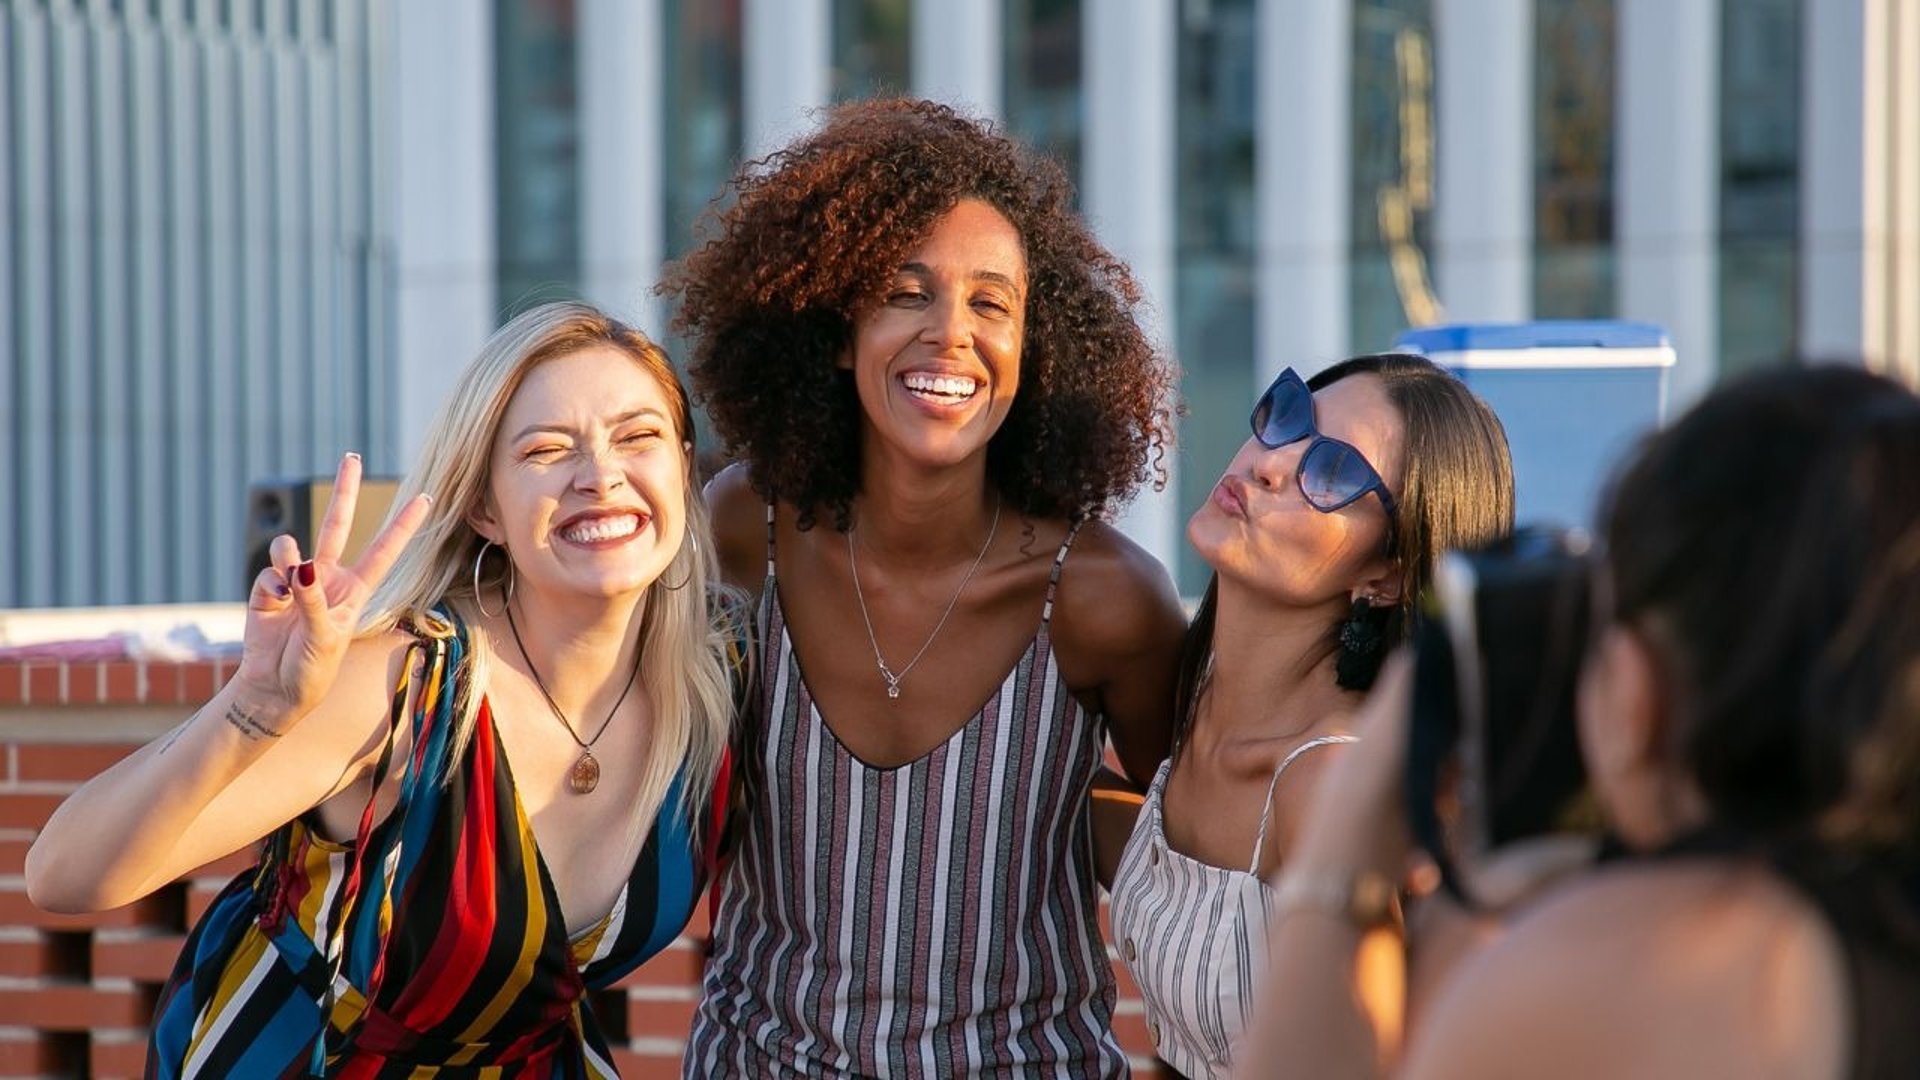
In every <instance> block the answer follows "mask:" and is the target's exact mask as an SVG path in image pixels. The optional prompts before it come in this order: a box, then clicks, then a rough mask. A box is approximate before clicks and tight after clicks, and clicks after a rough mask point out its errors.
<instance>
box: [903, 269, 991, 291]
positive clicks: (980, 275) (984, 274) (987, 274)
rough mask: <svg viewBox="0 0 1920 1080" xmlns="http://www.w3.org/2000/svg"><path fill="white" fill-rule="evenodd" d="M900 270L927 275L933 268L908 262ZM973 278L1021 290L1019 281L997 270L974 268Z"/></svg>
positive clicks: (928, 275) (930, 273)
mask: <svg viewBox="0 0 1920 1080" xmlns="http://www.w3.org/2000/svg"><path fill="white" fill-rule="evenodd" d="M900 272H901V273H903V274H924V275H925V276H927V277H932V276H933V268H932V267H930V266H928V265H927V264H926V263H917V262H910V263H905V264H902V265H901V267H900ZM973 280H974V281H992V282H995V283H998V284H1001V285H1005V286H1006V287H1007V288H1009V289H1012V290H1013V291H1014V292H1016V293H1017V292H1020V291H1021V287H1020V283H1019V282H1017V281H1015V280H1013V279H1012V278H1010V277H1008V276H1007V275H1005V274H1003V273H1001V272H1000V271H998V270H975V271H974V272H973Z"/></svg>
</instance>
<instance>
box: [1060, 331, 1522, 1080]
mask: <svg viewBox="0 0 1920 1080" xmlns="http://www.w3.org/2000/svg"><path fill="white" fill-rule="evenodd" d="M1252 427H1253V436H1252V438H1249V439H1248V440H1247V441H1246V443H1245V445H1243V446H1242V447H1241V448H1240V452H1239V453H1237V454H1235V455H1234V458H1233V461H1232V462H1231V463H1230V464H1229V465H1228V466H1227V471H1226V475H1225V476H1223V477H1221V478H1220V482H1219V484H1218V485H1216V486H1215V487H1214V489H1213V491H1212V493H1211V494H1210V495H1209V496H1208V498H1207V501H1206V502H1205V503H1203V504H1202V505H1201V507H1200V509H1199V510H1198V511H1196V512H1195V513H1194V515H1193V517H1192V519H1191V520H1190V521H1189V522H1188V524H1187V539H1188V540H1189V541H1190V542H1191V543H1192V544H1193V546H1194V549H1195V550H1196V551H1197V552H1199V554H1200V556H1201V557H1202V558H1203V559H1205V560H1206V562H1207V565H1209V566H1211V567H1212V568H1213V571H1214V576H1213V581H1212V582H1211V583H1210V584H1209V585H1208V587H1207V592H1206V597H1205V599H1204V600H1202V602H1201V605H1200V609H1199V612H1198V613H1197V615H1196V616H1195V618H1194V621H1193V625H1192V628H1191V629H1190V630H1189V631H1188V634H1187V640H1186V646H1185V651H1184V654H1183V656H1182V662H1181V673H1180V684H1179V687H1180V688H1179V702H1180V705H1181V712H1180V720H1179V722H1178V724H1177V726H1176V729H1175V738H1174V747H1173V756H1172V757H1170V758H1169V759H1168V760H1167V761H1166V763H1164V764H1163V765H1161V766H1160V770H1159V772H1158V773H1157V774H1156V775H1155V777H1154V780H1153V783H1152V785H1151V787H1150V788H1149V789H1148V791H1147V795H1146V800H1145V803H1144V805H1141V806H1139V807H1138V812H1137V815H1136V814H1135V813H1133V811H1132V809H1131V808H1130V807H1127V806H1126V805H1125V804H1124V802H1123V801H1121V800H1113V799H1106V798H1102V799H1100V800H1098V802H1097V804H1096V805H1097V808H1098V809H1097V811H1096V814H1095V820H1096V826H1095V827H1096V831H1097V833H1098V836H1099V840H1100V841H1101V843H1100V849H1101V853H1102V861H1103V867H1111V866H1112V864H1113V861H1114V859H1115V858H1116V857H1117V859H1118V867H1117V869H1115V870H1114V873H1113V911H1112V914H1113V928H1114V936H1115V938H1116V939H1117V941H1118V944H1119V946H1120V957H1121V960H1122V961H1124V962H1125V963H1126V965H1127V967H1128V968H1129V969H1130V970H1131V972H1132V974H1133V977H1134V980H1135V981H1136V982H1137V983H1138V984H1139V986H1140V993H1141V997H1142V998H1143V999H1144V1000H1145V1002H1146V1006H1147V1029H1148V1033H1149V1034H1150V1035H1151V1037H1152V1039H1153V1042H1154V1045H1155V1047H1156V1049H1157V1050H1158V1052H1159V1054H1160V1056H1161V1057H1162V1058H1163V1059H1165V1060H1166V1061H1167V1062H1168V1063H1169V1064H1171V1065H1173V1066H1174V1068H1176V1069H1178V1070H1180V1072H1182V1073H1184V1074H1186V1075H1189V1076H1195V1077H1203V1076H1204V1077H1211V1076H1222V1075H1225V1073H1226V1071H1227V1069H1228V1067H1229V1064H1230V1058H1231V1055H1232V1052H1233V1047H1234V1045H1235V1043H1236V1042H1237V1041H1238V1038H1239V1035H1240V1032H1241V1030H1242V1029H1243V1027H1244V1026H1245V1024H1246V1018H1247V1010H1248V1009H1249V1007H1250V1005H1251V1004H1252V1002H1251V998H1252V994H1253V990H1254V987H1255V985H1256V983H1257V981H1258V979H1259V977H1260V969H1261V967H1262V966H1263V964H1264V959H1265V957H1266V947H1265V931H1266V926H1267V922H1268V907H1269V904H1270V903H1271V900H1272V892H1271V889H1270V888H1269V886H1268V885H1267V884H1266V880H1267V879H1268V878H1269V877H1270V876H1271V875H1272V874H1273V872H1274V871H1275V870H1276V869H1277V868H1278V867H1279V865H1280V864H1281V863H1282V862H1284V861H1285V859H1286V857H1287V852H1288V850H1289V848H1290V846H1291V844H1292V841H1293V837H1294V834H1295V831H1296V830H1297V828H1298V827H1299V823H1300V820H1301V817H1302V815H1303V813H1304V811H1305V808H1306V806H1307V804H1308V797H1309V796H1310V794H1311V792H1312V790H1313V788H1314V784H1315V782H1316V779H1317V778H1318V777H1319V775H1321V770H1322V769H1323V768H1324V767H1325V766H1326V763H1327V761H1328V760H1329V759H1330V758H1331V757H1333V756H1334V753H1333V752H1330V751H1329V750H1328V748H1329V747H1334V746H1338V745H1339V744H1341V743H1346V742H1351V741H1353V737H1352V736H1351V735H1348V734H1346V726H1347V719H1348V717H1349V715H1350V714H1351V713H1352V712H1353V710H1354V709H1355V708H1356V707H1357V706H1358V705H1359V703H1360V700H1361V697H1362V696H1363V692H1364V691H1365V690H1366V689H1367V688H1368V687H1369V686H1371V685H1372V683H1373V680H1374V676H1375V675H1376V674H1377V673H1378V671H1379V668H1380V663H1381V661H1382V660H1383V659H1384V658H1385V656H1386V654H1387V652H1388V651H1389V650H1390V649H1391V648H1392V647H1393V646H1394V645H1395V644H1397V643H1398V642H1399V641H1400V640H1401V639H1402V638H1404V637H1405V636H1406V630H1407V625H1408V622H1409V619H1410V616H1411V613H1412V608H1413V604H1414V603H1415V601H1416V599H1417V598H1418V596H1419V595H1420V592H1421V590H1422V589H1424V588H1425V587H1426V584H1427V580H1428V576H1429V574H1430V573H1431V572H1432V569H1433V563H1434V559H1435V558H1436V556H1437V555H1438V554H1439V553H1440V552H1441V551H1442V550H1444V549H1446V548H1449V547H1456V546H1463V545H1472V544H1479V543H1482V542H1484V541H1487V540H1491V539H1494V538H1495V537H1498V536H1500V535H1502V534H1504V533H1506V532H1508V531H1509V530H1510V529H1511V528H1512V524H1513V474H1512V468H1511V465H1510V463H1509V461H1508V456H1507V442H1506V434H1505V432H1504V431H1503V430H1502V428H1501V426H1500V421H1499V420H1498V419H1497V418H1495V416H1494V415H1493V412H1492V410H1490V409H1488V408H1487V406H1486V405H1485V403H1483V402H1481V401H1480V400H1479V399H1478V398H1476V397H1474V396H1473V394H1472V393H1471V392H1469V391H1468V390H1467V388H1466V387H1465V385H1463V384H1462V383H1461V382H1460V381H1459V380H1458V379H1455V378H1454V377H1453V376H1451V375H1449V374H1447V373H1446V372H1445V371H1443V370H1441V369H1440V368H1438V367H1436V366H1434V365H1433V364H1432V363H1429V362H1428V361H1426V360H1424V359H1421V358H1419V357H1415V356H1405V355H1398V354H1387V355H1380V356H1361V357H1356V358H1354V359H1351V360H1347V361H1344V362H1342V363H1340V364H1337V365H1335V366H1333V367H1331V368H1328V369H1327V370H1325V371H1322V372H1320V373H1319V374H1318V375H1316V376H1314V377H1313V378H1312V379H1311V380H1302V379H1301V378H1300V376H1299V375H1297V374H1295V373H1294V372H1293V371H1292V370H1288V371H1285V372H1282V373H1281V375H1280V377H1279V378H1278V379H1276V380H1274V383H1273V385H1272V386H1271V387H1269V388H1268V389H1267V391H1266V393H1265V394H1262V395H1261V397H1260V399H1259V400H1258V401H1257V402H1256V403H1255V404H1254V408H1253V416H1252ZM1122 837H1124V838H1125V839H1124V851H1123V852H1121V851H1120V850H1119V849H1120V847H1121V842H1122V840H1121V838H1122Z"/></svg>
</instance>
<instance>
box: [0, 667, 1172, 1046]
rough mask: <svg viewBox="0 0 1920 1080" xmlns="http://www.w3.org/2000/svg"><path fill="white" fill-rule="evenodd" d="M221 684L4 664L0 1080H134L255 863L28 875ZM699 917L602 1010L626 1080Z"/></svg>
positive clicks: (698, 943) (685, 988) (663, 1015)
mask: <svg viewBox="0 0 1920 1080" xmlns="http://www.w3.org/2000/svg"><path fill="white" fill-rule="evenodd" d="M230 671H231V667H230V665H229V664H227V663H225V662H219V661H204V662H194V663H185V664H171V663H136V662H122V661H115V662H107V663H95V662H89V663H75V664H65V663H28V664H18V663H10V662H0V1077H28V1076H59V1077H69V1076H95V1077H102V1078H108V1077H137V1076H139V1075H140V1074H141V1067H142V1063H143V1061H144V1054H145V1041H144V1040H145V1025H146V1021H147V1018H148V1016H149V1015H150V1014H151V1012H152V1010H153V1004H154V999H155V996H156V994H157V992H158V990H159V987H160V984H161V983H162V982H163V981H164V980H165V979H166V977H167V973H168V972H169V971H170V970H171V969H172V966H173V960H174V956H175V954H176V953H177V952H178V951H179V949H180V945H181V942H182V941H183V940H184V939H185V936H186V931H187V929H188V927H190V926H191V925H192V923H193V920H194V919H196V918H198V917H199V916H200V914H201V912H203V911H204V910H206V905H207V904H208V903H209V902H211V901H212V899H213V897H214V896H215V895H216V894H217V893H218V892H219V890H220V889H221V887H223V886H224V885H225V884H226V882H227V881H228V880H229V879H230V878H231V877H232V876H233V875H234V874H235V873H238V872H239V871H240V870H242V869H244V868H245V867H246V865H247V864H248V861H249V860H248V859H247V858H246V857H245V856H233V857H230V858H228V859H224V860H222V861H221V862H219V863H216V864H213V865H211V866H207V867H203V868H202V869H200V870H197V871H195V872H194V873H192V874H189V875H187V876H186V877H185V878H183V879H182V880H181V881H179V882H176V883H175V884H173V885H170V886H168V887H166V888H164V889H161V890H160V891H158V892H156V893H154V894H153V895H152V896H149V897H147V898H146V899H144V900H141V901H140V902H138V903H135V904H131V905H129V906H127V907H124V908H119V909H117V910H115V911H110V912H106V913H104V914H100V915H88V916H67V915H50V914H47V913H45V912H42V911H40V910H39V909H37V908H35V907H34V906H33V905H32V904H30V903H28V902H27V895H26V886H25V883H24V881H23V879H22V877H21V873H22V864H23V862H24V860H25V858H26V851H27V846H28V845H29V844H30V843H31V842H32V840H33V837H34V835H35V832H36V830H38V829H39V827H40V825H41V824H42V823H43V822H45V821H46V818H47V815H48V814H50V813H52V811H53V808H54V807H55V806H57V805H59V803H60V800H61V799H62V798H63V797H64V796H65V795H66V793H67V792H69V791H72V790H73V789H74V788H75V787H76V786H78V785H79V784H80V783H81V782H83V781H84V780H86V779H87V778H89V777H91V776H93V775H94V774H95V773H98V772H99V771H100V770H102V769H104V768H106V767H107V766H109V765H111V764H113V763H114V762H116V761H118V760H119V759H120V758H121V757H122V756H124V755H125V754H127V753H128V752H130V751H132V750H133V749H134V748H135V747H137V746H139V745H141V744H142V743H145V742H146V741H147V740H148V739H151V738H152V737H154V736H155V735H158V734H160V733H161V732H163V731H166V730H167V729H169V728H171V727H173V726H174V725H175V724H177V723H179V722H180V721H181V720H182V719H184V718H185V717H186V716H187V715H188V714H190V713H191V712H192V711H193V709H194V708H196V707H197V706H198V705H199V704H200V703H201V702H204V701H205V700H206V699H207V698H208V697H210V696H212V694H213V691H214V689H215V688H216V687H217V686H219V685H220V684H221V683H222V682H224V681H225V680H226V677H227V675H228V674H229V673H230ZM705 914H706V912H705V905H704V904H702V905H700V911H699V914H698V915H697V916H696V918H695V922H694V924H693V925H691V926H689V927H687V932H686V933H685V934H684V935H682V936H681V938H680V939H679V940H678V941H676V942H674V944H673V946H672V947H671V948H669V949H668V950H667V951H666V952H664V953H662V954H660V955H659V956H656V957H654V958H653V959H652V960H651V961H649V962H648V963H647V964H645V965H644V966H642V967H641V968H640V970H638V971H636V972H634V973H633V974H632V975H631V976H629V977H628V978H627V979H626V980H625V981H624V982H622V983H621V984H620V985H619V986H618V987H616V988H614V989H613V990H611V991H609V992H608V993H607V994H606V995H605V996H606V998H607V999H608V1000H603V1001H601V1002H598V1003H597V1005H598V1008H597V1011H598V1013H599V1015H600V1016H601V1018H602V1020H603V1022H604V1023H605V1025H606V1026H607V1028H608V1037H609V1040H610V1041H611V1042H612V1043H613V1045H614V1046H615V1057H616V1059H617V1064H618V1065H619V1067H620V1070H621V1073H622V1075H624V1076H626V1077H628V1078H629V1080H646V1078H650V1077H678V1076H679V1062H680V1052H681V1047H682V1045H683V1043H684V1040H685V1037H686V1032H687V1027H688V1024H689V1022H690V1021H691V1018H692V1015H693V1002H694V992H695V987H696V985H697V983H698V981H699V976H700V958H701V955H702V950H703V947H704V939H705V935H706V932H707V927H706V922H705ZM1101 924H1102V926H1103V927H1104V926H1105V925H1106V921H1105V911H1104V908H1103V910H1102V920H1101ZM1108 951H1109V954H1110V955H1111V954H1112V948H1111V945H1109V949H1108ZM1116 970H1117V971H1118V972H1119V976H1120V983H1121V995H1122V996H1121V1002H1120V1015H1119V1016H1118V1017H1117V1019H1116V1021H1115V1026H1116V1028H1117V1030H1118V1032H1119V1035H1120V1039H1121V1042H1122V1044H1123V1045H1124V1046H1126V1047H1127V1049H1128V1052H1129V1053H1130V1054H1132V1055H1134V1063H1135V1072H1136V1075H1138V1076H1141V1077H1145V1078H1152V1077H1156V1076H1159V1075H1160V1074H1159V1073H1158V1072H1157V1070H1156V1069H1155V1067H1154V1066H1153V1064H1152V1057H1151V1049H1150V1045H1151V1044H1150V1043H1149V1042H1148V1039H1147V1030H1146V1023H1145V1019H1144V1017H1143V1015H1142V1012H1141V1007H1140V1001H1139V997H1138V994H1137V992H1136V991H1135V990H1134V989H1133V985H1132V983H1131V982H1130V981H1129V980H1128V979H1127V977H1126V972H1125V970H1124V969H1121V968H1119V966H1118V963H1117V962H1116ZM623 999H624V1000H623Z"/></svg>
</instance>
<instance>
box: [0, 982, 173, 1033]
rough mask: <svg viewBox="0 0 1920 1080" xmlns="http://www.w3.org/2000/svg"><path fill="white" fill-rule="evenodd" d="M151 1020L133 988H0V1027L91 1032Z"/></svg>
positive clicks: (44, 985) (47, 985)
mask: <svg viewBox="0 0 1920 1080" xmlns="http://www.w3.org/2000/svg"><path fill="white" fill-rule="evenodd" d="M147 1020H148V1015H147V1005H146V1002H145V1000H144V999H143V998H142V997H141V995H140V993H139V992H138V991H136V990H134V989H132V988H128V989H124V990H119V989H113V990H109V989H101V988H99V987H95V986H88V985H86V984H85V983H42V984H41V985H39V986H36V987H33V988H32V989H26V988H12V987H10V988H3V989H0V1025H7V1026H22V1027H37V1028H46V1029H48V1030H50V1031H91V1030H93V1029H96V1028H131V1027H139V1026H140V1025H141V1024H144V1023H146V1022H147Z"/></svg>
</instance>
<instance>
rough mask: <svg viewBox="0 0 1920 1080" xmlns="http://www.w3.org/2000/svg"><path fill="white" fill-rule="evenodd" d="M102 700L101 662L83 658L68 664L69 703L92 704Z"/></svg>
mask: <svg viewBox="0 0 1920 1080" xmlns="http://www.w3.org/2000/svg"><path fill="white" fill-rule="evenodd" d="M99 700H100V663H99V661H96V660H82V661H79V662H77V663H72V664H68V665H67V704H69V705H92V704H95V703H97V702H98V701H99Z"/></svg>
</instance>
